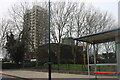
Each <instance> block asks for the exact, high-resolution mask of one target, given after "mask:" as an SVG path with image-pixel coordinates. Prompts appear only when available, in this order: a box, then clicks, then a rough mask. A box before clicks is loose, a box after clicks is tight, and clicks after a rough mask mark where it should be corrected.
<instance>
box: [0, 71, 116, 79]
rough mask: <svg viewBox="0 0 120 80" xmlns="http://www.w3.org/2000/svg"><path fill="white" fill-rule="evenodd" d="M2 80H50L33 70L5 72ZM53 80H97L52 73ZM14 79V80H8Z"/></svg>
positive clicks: (106, 77) (42, 73)
mask: <svg viewBox="0 0 120 80" xmlns="http://www.w3.org/2000/svg"><path fill="white" fill-rule="evenodd" d="M2 75H3V79H2V80H48V73H47V72H39V71H31V70H3V71H2ZM51 76H52V80H95V76H88V75H81V74H68V73H54V72H52V75H51ZM8 78H12V79H8ZM97 78H98V79H97V80H117V79H116V78H117V77H116V76H97Z"/></svg>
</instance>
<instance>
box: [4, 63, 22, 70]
mask: <svg viewBox="0 0 120 80" xmlns="http://www.w3.org/2000/svg"><path fill="white" fill-rule="evenodd" d="M21 67H22V65H21V64H15V63H2V69H18V68H21Z"/></svg>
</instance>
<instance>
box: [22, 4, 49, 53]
mask: <svg viewBox="0 0 120 80" xmlns="http://www.w3.org/2000/svg"><path fill="white" fill-rule="evenodd" d="M23 25H24V27H23V28H24V29H23V30H24V35H25V37H26V48H27V52H28V53H35V51H36V50H37V48H38V47H39V46H40V45H42V44H46V43H47V42H48V11H47V10H46V9H44V8H42V7H40V6H37V5H35V6H33V8H32V9H30V10H26V12H25V15H24V24H23Z"/></svg>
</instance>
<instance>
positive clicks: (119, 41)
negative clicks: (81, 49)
mask: <svg viewBox="0 0 120 80" xmlns="http://www.w3.org/2000/svg"><path fill="white" fill-rule="evenodd" d="M74 40H77V41H81V42H86V43H88V44H92V45H93V50H94V64H93V65H94V66H97V65H102V64H96V55H95V44H100V43H105V42H112V41H115V45H116V56H117V63H116V64H108V65H116V66H117V72H116V73H120V28H116V29H112V30H108V31H104V32H99V33H95V34H91V35H87V36H82V37H79V38H75V39H74ZM87 62H88V75H90V69H89V66H91V64H89V53H88V49H87ZM104 65H107V64H104ZM95 72H96V67H95ZM118 79H119V80H120V74H119V75H118Z"/></svg>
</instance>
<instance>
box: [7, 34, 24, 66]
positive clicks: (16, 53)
mask: <svg viewBox="0 0 120 80" xmlns="http://www.w3.org/2000/svg"><path fill="white" fill-rule="evenodd" d="M5 48H6V49H7V52H8V54H9V55H10V56H9V57H10V59H11V60H12V61H13V62H14V63H17V64H19V63H21V62H22V61H23V59H24V42H23V41H22V40H20V39H15V38H14V35H13V33H12V32H11V33H10V35H8V34H7V43H6V47H5Z"/></svg>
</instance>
